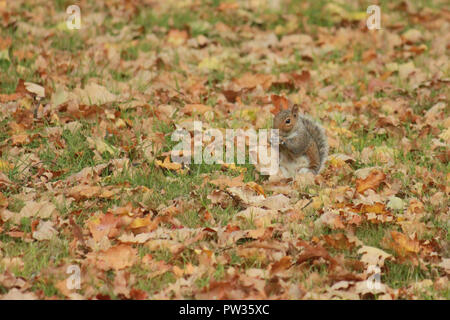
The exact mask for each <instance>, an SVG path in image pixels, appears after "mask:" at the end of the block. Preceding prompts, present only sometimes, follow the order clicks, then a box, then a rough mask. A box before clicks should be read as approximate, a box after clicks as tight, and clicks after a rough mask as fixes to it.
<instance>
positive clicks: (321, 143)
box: [302, 116, 328, 173]
mask: <svg viewBox="0 0 450 320" xmlns="http://www.w3.org/2000/svg"><path fill="white" fill-rule="evenodd" d="M302 118H303V123H304V124H305V127H306V129H307V130H308V132H309V134H310V136H311V138H312V139H313V140H314V142H315V143H316V145H317V149H318V150H319V157H320V166H319V170H318V172H317V173H319V172H320V171H321V170H322V168H323V165H324V163H325V161H327V159H328V142H327V136H326V134H325V130H324V129H323V128H322V127H321V126H320V125H319V124H318V123H317V122H315V121H314V120H311V119H310V118H308V117H305V116H302Z"/></svg>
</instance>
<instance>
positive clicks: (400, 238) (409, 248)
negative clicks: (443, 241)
mask: <svg viewBox="0 0 450 320" xmlns="http://www.w3.org/2000/svg"><path fill="white" fill-rule="evenodd" d="M384 243H386V245H387V246H389V247H390V248H392V249H393V250H395V252H397V254H398V255H400V256H406V255H408V254H412V253H418V252H419V250H420V243H419V241H418V240H417V236H416V238H415V239H411V238H410V237H408V236H407V235H405V234H403V233H400V232H397V231H391V239H389V238H385V239H384Z"/></svg>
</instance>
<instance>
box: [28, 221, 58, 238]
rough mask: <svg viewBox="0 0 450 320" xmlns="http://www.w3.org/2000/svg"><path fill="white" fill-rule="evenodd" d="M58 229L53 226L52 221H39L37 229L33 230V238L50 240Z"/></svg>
mask: <svg viewBox="0 0 450 320" xmlns="http://www.w3.org/2000/svg"><path fill="white" fill-rule="evenodd" d="M56 234H58V231H57V230H55V229H54V228H53V224H52V223H51V222H50V221H42V220H41V221H39V224H38V226H37V228H36V231H34V232H33V238H34V239H36V240H39V241H42V240H50V239H51V238H53V236H54V235H56Z"/></svg>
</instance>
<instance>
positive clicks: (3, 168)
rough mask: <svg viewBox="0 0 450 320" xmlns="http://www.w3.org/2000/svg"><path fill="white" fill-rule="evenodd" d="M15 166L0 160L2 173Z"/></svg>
mask: <svg viewBox="0 0 450 320" xmlns="http://www.w3.org/2000/svg"><path fill="white" fill-rule="evenodd" d="M13 167H14V166H13V165H12V164H10V163H9V162H7V161H5V160H0V171H3V172H8V171H9V170H11V169H12V168H13Z"/></svg>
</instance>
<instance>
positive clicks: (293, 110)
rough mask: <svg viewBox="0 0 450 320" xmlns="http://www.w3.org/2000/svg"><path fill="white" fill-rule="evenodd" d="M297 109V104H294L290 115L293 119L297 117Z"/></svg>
mask: <svg viewBox="0 0 450 320" xmlns="http://www.w3.org/2000/svg"><path fill="white" fill-rule="evenodd" d="M298 109H299V106H298V104H294V105H293V106H292V111H291V113H292V114H293V115H294V117H296V116H297V115H298Z"/></svg>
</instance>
